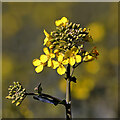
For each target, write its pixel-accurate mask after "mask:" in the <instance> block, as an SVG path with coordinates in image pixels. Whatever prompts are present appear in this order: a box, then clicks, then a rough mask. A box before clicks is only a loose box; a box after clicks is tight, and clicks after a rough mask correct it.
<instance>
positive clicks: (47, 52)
mask: <svg viewBox="0 0 120 120" xmlns="http://www.w3.org/2000/svg"><path fill="white" fill-rule="evenodd" d="M43 51H44V53H45V54H46V55H49V50H48V48H47V47H45V48H43Z"/></svg>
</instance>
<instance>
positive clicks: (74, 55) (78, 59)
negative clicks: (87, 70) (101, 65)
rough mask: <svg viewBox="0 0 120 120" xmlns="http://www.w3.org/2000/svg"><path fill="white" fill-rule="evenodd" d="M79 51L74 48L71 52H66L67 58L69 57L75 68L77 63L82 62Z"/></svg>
mask: <svg viewBox="0 0 120 120" xmlns="http://www.w3.org/2000/svg"><path fill="white" fill-rule="evenodd" d="M77 53H78V49H77V48H76V47H74V46H73V47H72V48H71V50H68V51H66V53H65V56H66V57H69V64H70V65H71V66H73V65H74V64H75V62H77V63H79V62H81V59H82V58H81V56H80V55H77Z"/></svg>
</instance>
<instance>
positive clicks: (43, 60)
mask: <svg viewBox="0 0 120 120" xmlns="http://www.w3.org/2000/svg"><path fill="white" fill-rule="evenodd" d="M40 60H41V62H42V63H45V62H47V60H48V57H47V56H46V55H41V56H40Z"/></svg>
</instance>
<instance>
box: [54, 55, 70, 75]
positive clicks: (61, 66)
mask: <svg viewBox="0 0 120 120" xmlns="http://www.w3.org/2000/svg"><path fill="white" fill-rule="evenodd" d="M52 63H53V69H56V68H57V72H58V74H60V75H63V74H65V72H66V68H65V67H64V65H67V64H68V59H64V58H63V55H62V54H60V55H59V56H58V61H55V60H53V61H52Z"/></svg>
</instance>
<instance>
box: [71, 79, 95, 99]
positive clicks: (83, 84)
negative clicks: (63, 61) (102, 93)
mask: <svg viewBox="0 0 120 120" xmlns="http://www.w3.org/2000/svg"><path fill="white" fill-rule="evenodd" d="M94 86H95V81H94V80H92V79H90V78H84V79H82V80H79V79H78V80H77V84H75V85H74V86H73V87H74V89H73V91H72V95H73V97H74V98H76V99H80V100H85V99H88V97H89V96H90V92H91V90H93V89H94Z"/></svg>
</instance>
